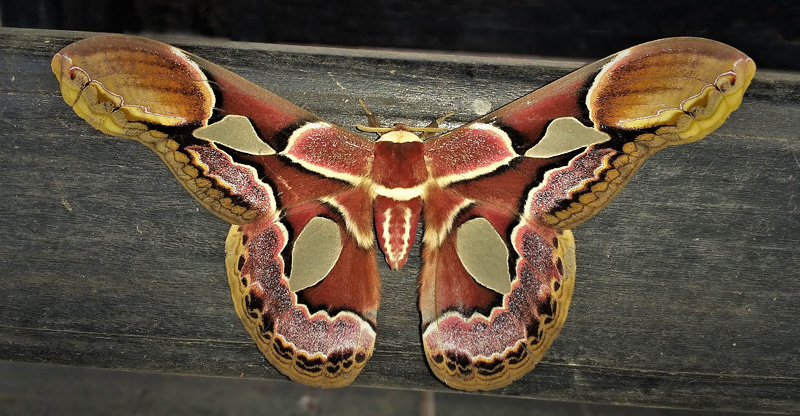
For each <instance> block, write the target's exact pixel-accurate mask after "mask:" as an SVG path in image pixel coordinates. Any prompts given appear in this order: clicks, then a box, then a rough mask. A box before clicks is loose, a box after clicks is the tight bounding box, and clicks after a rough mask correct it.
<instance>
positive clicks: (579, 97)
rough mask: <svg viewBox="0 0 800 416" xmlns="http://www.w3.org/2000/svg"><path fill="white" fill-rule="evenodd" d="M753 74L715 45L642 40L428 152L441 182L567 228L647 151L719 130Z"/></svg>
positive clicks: (733, 53)
mask: <svg viewBox="0 0 800 416" xmlns="http://www.w3.org/2000/svg"><path fill="white" fill-rule="evenodd" d="M754 73H755V64H754V63H753V61H752V60H751V59H750V58H748V57H747V56H746V55H745V54H743V53H742V52H740V51H738V50H736V49H734V48H732V47H730V46H727V45H725V44H722V43H719V42H715V41H711V40H708V39H699V38H671V39H663V40H658V41H654V42H649V43H645V44H642V45H638V46H634V47H632V48H630V49H627V50H625V51H622V52H620V53H617V54H615V55H612V56H610V57H608V58H605V59H603V60H600V61H598V62H595V63H593V64H590V65H588V66H586V67H583V68H581V69H579V70H577V71H575V72H573V73H571V74H569V75H567V76H565V77H564V78H561V79H559V80H557V81H555V82H553V83H551V84H549V85H546V86H545V87H543V88H541V89H539V90H537V91H534V92H533V93H531V94H528V95H526V96H524V97H522V98H520V99H518V100H516V101H514V102H512V103H510V104H508V105H506V106H504V107H502V108H500V109H498V110H497V111H494V112H492V113H490V114H488V115H486V116H484V117H481V118H480V119H478V120H476V121H474V122H472V123H469V124H467V125H465V126H463V127H461V128H458V129H456V130H454V131H453V132H451V133H448V134H446V135H443V136H440V137H437V138H434V139H432V140H430V141H429V143H428V149H429V150H428V158H429V159H430V160H432V162H431V165H432V168H433V175H434V176H435V177H436V178H437V182H438V183H439V184H440V185H441V186H448V187H449V188H450V189H453V190H454V191H456V192H458V193H459V194H461V195H463V196H465V197H467V198H470V199H475V200H481V201H486V202H490V203H493V204H498V205H501V206H504V207H510V208H513V209H516V210H517V211H518V212H521V213H524V214H525V215H530V216H531V217H535V218H541V219H542V220H543V221H545V222H546V223H547V224H548V225H550V226H553V227H556V228H558V229H562V230H563V229H570V228H574V227H575V226H577V225H578V224H580V223H582V222H583V221H585V220H587V219H589V218H590V217H591V216H593V215H594V214H596V213H597V212H598V211H599V210H600V209H601V208H602V207H604V206H605V205H606V204H608V203H609V202H610V201H611V199H612V198H613V197H614V196H615V195H616V194H617V193H618V192H619V191H620V190H621V189H622V187H623V186H624V185H625V184H626V183H627V181H628V180H629V179H630V177H631V175H633V173H634V172H635V171H636V170H637V169H638V168H639V166H640V165H641V163H642V162H643V161H644V159H646V158H647V157H648V156H650V155H652V154H653V153H655V152H656V151H658V150H661V149H663V148H665V147H667V146H669V145H674V144H681V143H687V142H692V141H695V140H699V139H701V138H703V137H704V136H705V135H707V134H709V133H710V132H712V131H713V130H714V129H716V128H717V127H719V126H720V125H721V124H722V123H723V122H724V121H725V120H726V119H727V117H728V115H730V113H731V112H733V111H734V110H735V109H736V108H738V107H739V104H740V103H741V101H742V95H743V94H744V91H745V89H746V88H747V86H748V85H749V84H750V80H751V79H752V77H753V74H754ZM462 161H467V163H462ZM473 179H480V180H477V181H476V180H473Z"/></svg>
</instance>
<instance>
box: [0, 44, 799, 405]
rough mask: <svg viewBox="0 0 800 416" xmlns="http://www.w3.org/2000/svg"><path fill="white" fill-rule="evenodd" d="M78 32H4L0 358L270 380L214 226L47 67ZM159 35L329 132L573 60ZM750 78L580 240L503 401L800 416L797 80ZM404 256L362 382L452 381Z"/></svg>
mask: <svg viewBox="0 0 800 416" xmlns="http://www.w3.org/2000/svg"><path fill="white" fill-rule="evenodd" d="M85 35H87V34H82V33H71V32H47V31H30V30H9V29H3V30H2V31H0V126H2V128H0V143H2V145H3V150H2V152H0V174H1V175H2V177H3V178H4V179H5V181H4V186H2V187H0V201H2V204H0V218H2V221H0V359H2V360H10V361H26V362H50V363H60V364H71V365H78V366H85V367H99V368H114V369H130V370H137V371H148V372H168V373H181V374H202V375H220V376H239V375H242V374H243V375H244V376H246V377H254V378H270V379H282V376H281V375H280V374H278V373H277V371H276V370H274V369H273V368H272V367H270V366H269V365H268V364H267V363H266V361H265V359H264V358H263V356H262V355H261V354H260V353H259V352H258V350H257V349H256V347H255V345H254V344H253V343H252V341H251V340H250V338H249V336H248V335H247V333H246V332H245V331H244V329H243V328H242V327H241V324H240V323H239V321H238V318H237V317H236V315H235V313H234V311H233V307H232V305H231V300H230V294H229V289H228V287H227V284H226V281H225V270H224V264H223V259H224V240H225V235H226V233H227V229H228V226H227V225H226V224H225V223H223V222H222V221H221V220H219V219H217V218H216V217H214V216H213V215H212V214H210V213H208V212H206V211H205V210H204V209H201V207H200V206H199V205H198V204H197V203H196V202H195V201H194V200H193V199H192V198H191V197H190V196H189V195H188V194H187V193H186V192H185V191H184V190H183V189H182V188H181V186H180V185H179V184H178V183H177V182H176V181H175V180H174V178H173V177H172V175H171V174H170V173H169V171H168V170H167V168H166V167H165V166H163V164H162V163H161V162H160V161H159V160H158V158H157V157H156V155H154V154H152V152H150V151H149V150H148V149H146V148H145V147H144V146H141V145H139V144H137V143H134V142H130V141H124V140H120V139H115V138H112V137H109V136H106V135H103V134H102V133H100V132H97V131H95V130H94V129H92V128H91V127H89V126H88V125H87V124H86V123H84V122H83V121H82V120H80V119H79V118H78V117H77V116H76V115H75V114H74V113H73V112H72V111H71V110H70V109H69V107H68V106H67V105H66V104H64V102H63V100H62V99H61V97H60V95H59V93H58V87H57V82H56V80H55V78H54V77H53V75H52V73H51V72H50V67H49V62H50V58H51V57H52V55H53V54H54V53H55V52H57V51H58V50H59V49H61V48H62V47H63V46H65V45H67V44H68V43H70V42H72V41H74V40H77V39H79V38H82V37H85ZM161 40H164V41H167V42H169V43H172V44H174V45H176V46H179V47H181V48H184V49H187V50H189V51H191V52H193V53H196V54H198V55H200V56H202V57H204V58H207V59H209V60H211V61H214V62H216V63H219V64H221V65H223V66H225V67H227V68H229V69H231V70H233V71H234V72H237V73H238V74H240V75H242V76H244V77H245V78H247V79H249V80H251V81H253V82H255V83H257V84H259V85H262V86H264V87H266V88H268V89H270V90H271V91H273V92H275V93H276V94H278V95H280V96H282V97H285V98H287V99H288V100H290V101H292V102H294V103H295V104H297V105H300V106H301V107H304V108H306V109H308V110H310V111H312V112H313V113H315V114H317V115H319V116H321V117H323V118H325V119H327V120H328V121H331V122H333V123H336V124H339V125H342V126H349V125H352V124H355V123H363V122H364V116H363V112H362V110H361V107H360V106H359V105H358V101H357V100H358V99H359V98H362V99H364V100H365V101H366V103H367V104H368V105H369V106H370V108H371V109H372V110H373V111H375V112H376V114H377V115H378V116H379V117H380V119H381V120H382V121H383V122H398V123H404V124H409V125H425V124H427V123H428V122H429V121H430V120H432V119H435V118H436V117H438V116H441V115H442V114H445V113H448V112H450V111H456V116H454V117H452V118H451V119H448V127H455V126H456V125H459V124H461V123H464V122H467V121H470V120H472V119H474V118H476V117H477V116H478V115H480V114H479V113H483V112H486V111H487V110H489V109H494V108H497V107H499V106H500V105H502V104H505V103H507V102H509V101H511V100H513V99H514V98H517V97H519V96H522V95H524V94H525V93H527V92H529V91H531V90H533V89H535V88H537V87H539V86H542V85H544V84H545V83H546V82H548V81H552V80H555V79H556V78H558V77H559V76H561V75H564V74H565V73H567V72H568V71H569V70H571V69H574V68H576V67H577V66H578V65H577V64H573V63H564V62H542V61H534V60H521V59H489V58H475V57H451V56H440V55H430V54H411V53H392V52H368V51H343V50H333V49H318V48H301V47H286V46H274V45H252V44H233V43H223V42H207V41H198V40H176V39H169V38H164V39H161ZM745 52H747V51H745ZM759 71H760V72H759V73H757V74H756V78H755V79H754V81H753V84H752V86H751V87H750V90H749V91H748V92H747V94H746V95H745V99H744V103H743V105H742V107H741V108H740V109H739V110H738V111H737V112H735V113H734V114H733V116H732V117H731V119H730V120H729V121H728V122H727V123H726V124H725V125H723V127H721V128H720V129H719V130H718V131H717V132H715V133H714V134H712V135H711V136H709V137H708V138H706V139H704V140H702V141H700V142H697V143H694V144H689V145H684V146H680V147H677V148H674V149H668V150H666V151H664V152H661V153H659V154H657V155H656V156H654V157H652V158H651V159H650V160H649V161H648V162H647V163H645V165H644V167H643V168H642V169H641V170H640V172H639V173H638V174H637V175H636V177H635V178H634V179H633V180H632V181H631V183H630V184H629V185H628V187H627V189H626V190H625V191H623V192H622V195H620V196H619V197H618V198H617V199H616V200H615V201H614V202H613V203H611V205H609V206H608V207H607V208H606V209H605V210H604V211H603V212H601V213H600V214H599V215H598V216H597V217H595V218H594V219H592V220H590V221H588V222H587V223H586V224H584V225H581V226H580V227H578V228H576V229H575V240H576V246H577V261H578V272H577V277H576V285H575V294H574V297H573V301H572V306H571V308H570V314H569V317H568V318H567V322H566V325H565V327H564V329H563V330H562V333H561V335H560V337H559V338H558V339H557V340H556V341H555V343H554V344H553V347H552V348H551V350H550V351H549V352H548V354H547V355H546V356H545V357H544V359H543V360H542V362H541V363H540V364H538V365H537V368H536V369H534V371H533V372H531V373H530V374H529V375H528V376H526V377H524V378H523V379H521V380H520V381H518V382H516V383H514V384H512V385H510V386H509V387H507V388H505V389H503V390H500V391H499V394H504V395H514V396H525V397H535V398H545V399H559V400H569V401H587V402H597V403H631V404H641V405H651V406H670V407H692V408H705V409H728V410H751V411H776V412H786V413H797V412H800V388H798V387H797V386H798V385H800V358H798V357H800V331H798V330H797V322H798V320H800V302H799V301H798V299H799V298H800V295H799V294H800V272H799V271H798V270H800V248H798V247H800V211H798V205H800V192H798V191H800V186H798V177H800V137H798V135H799V133H798V132H800V117H797V115H798V114H800V99H798V98H797V97H800V75H798V74H787V73H778V72H770V71H767V70H763V69H760V70H759ZM487 106H488V107H489V108H487ZM418 238H419V236H418ZM417 244H419V241H417ZM418 249H419V245H417V250H415V251H413V252H412V257H411V258H410V259H409V262H408V264H407V265H406V266H405V268H404V269H403V270H401V271H391V270H389V268H388V267H387V266H386V264H385V262H384V261H383V260H382V255H381V254H379V256H380V257H381V258H380V259H379V264H380V267H381V270H380V273H381V277H382V285H383V290H382V293H383V296H382V305H381V309H380V311H379V315H378V340H377V342H376V348H375V355H374V356H373V358H372V360H371V361H370V362H369V364H368V365H367V366H366V368H365V369H364V371H363V373H362V375H361V376H360V377H359V378H358V380H357V381H356V383H355V384H357V385H362V386H365V385H370V386H386V387H399V388H415V389H430V390H447V388H446V387H445V386H444V385H443V384H441V383H440V382H438V381H437V380H436V379H435V378H434V377H433V375H432V374H431V373H430V370H429V369H428V368H427V366H426V364H425V360H424V356H423V354H422V347H421V343H420V335H419V314H418V311H417V305H416V303H417V302H416V297H417V295H416V278H417V277H416V276H417V272H418V270H419V250H418Z"/></svg>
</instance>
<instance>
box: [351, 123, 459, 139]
mask: <svg viewBox="0 0 800 416" xmlns="http://www.w3.org/2000/svg"><path fill="white" fill-rule="evenodd" d="M355 127H356V128H357V129H359V130H361V131H366V132H370V133H378V134H380V135H381V137H380V138H379V139H378V141H379V142H392V143H411V142H421V141H423V140H425V139H427V138H428V137H431V136H433V135H434V134H436V133H440V132H443V131H445V130H447V129H446V128H444V127H432V126H427V127H408V126H406V125H404V124H395V125H394V126H392V127H373V126H362V125H360V124H356V126H355Z"/></svg>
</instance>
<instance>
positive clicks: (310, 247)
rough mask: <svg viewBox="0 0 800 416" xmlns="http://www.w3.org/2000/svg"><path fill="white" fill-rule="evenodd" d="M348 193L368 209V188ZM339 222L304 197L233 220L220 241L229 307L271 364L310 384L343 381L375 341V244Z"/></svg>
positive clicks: (369, 353)
mask: <svg viewBox="0 0 800 416" xmlns="http://www.w3.org/2000/svg"><path fill="white" fill-rule="evenodd" d="M351 193H352V195H349V196H347V198H349V199H350V203H351V205H350V206H351V207H358V204H356V203H355V202H354V200H360V201H361V204H362V205H361V207H362V208H364V210H365V212H370V211H369V209H370V202H371V200H370V198H369V194H367V193H366V192H365V191H364V190H363V189H359V188H357V189H354V190H353V191H351ZM347 221H349V220H346V219H345V218H344V216H343V215H342V213H341V212H340V211H339V210H337V209H335V208H334V206H332V205H330V204H327V203H321V202H310V203H306V204H302V205H297V206H294V207H292V208H289V209H287V210H286V211H285V212H284V214H283V215H282V216H281V218H280V220H278V221H270V220H269V219H259V220H257V221H255V222H252V223H249V224H244V225H234V226H232V227H231V232H230V235H229V236H228V240H227V243H226V251H227V253H228V254H227V259H226V265H227V268H228V279H229V283H230V286H231V292H232V293H233V299H234V305H235V307H236V312H237V313H238V314H239V317H240V318H241V319H242V322H243V323H244V325H245V327H246V328H247V330H248V332H250V334H251V335H252V337H253V339H254V340H255V341H256V344H258V347H259V349H261V351H262V352H263V353H264V355H265V356H266V357H267V359H268V360H269V362H270V363H271V364H272V365H273V366H275V368H277V369H278V370H280V371H281V372H282V373H284V374H286V375H288V376H289V377H290V378H291V379H292V380H295V381H299V382H301V383H303V384H307V385H311V386H321V387H340V386H345V385H347V384H350V383H351V382H352V381H353V380H354V379H355V377H356V376H357V375H358V373H359V372H360V371H361V369H362V368H363V367H364V365H365V364H366V361H367V360H368V359H369V358H370V357H371V356H372V349H373V346H374V344H375V318H376V314H377V308H378V299H379V282H378V279H377V276H378V266H377V263H376V260H375V247H374V245H372V244H371V241H370V245H369V246H368V247H363V246H360V245H359V242H358V240H357V239H355V238H352V236H351V235H350V233H349V231H348V230H347Z"/></svg>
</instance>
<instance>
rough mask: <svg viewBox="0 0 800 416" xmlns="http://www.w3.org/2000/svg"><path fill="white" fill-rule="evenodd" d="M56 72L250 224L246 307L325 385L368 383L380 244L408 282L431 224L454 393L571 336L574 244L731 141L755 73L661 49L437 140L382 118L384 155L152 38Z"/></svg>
mask: <svg viewBox="0 0 800 416" xmlns="http://www.w3.org/2000/svg"><path fill="white" fill-rule="evenodd" d="M52 69H53V72H54V73H55V75H56V77H57V78H58V81H59V83H60V88H61V94H62V95H63V97H64V100H65V101H66V103H67V104H69V105H70V106H71V107H72V108H73V109H74V110H75V112H76V113H77V114H78V115H79V116H80V117H81V118H83V119H84V120H86V121H87V122H88V123H89V124H90V125H92V126H93V127H95V128H97V129H99V130H101V131H103V132H105V133H108V134H111V135H114V136H118V137H122V138H127V139H134V140H136V141H138V142H140V143H142V144H144V145H145V146H147V147H149V148H150V149H152V150H153V151H154V152H156V154H158V155H159V156H160V157H161V159H162V161H163V162H164V163H165V164H166V165H167V166H168V167H169V169H170V170H171V171H172V173H173V174H174V175H175V177H176V178H177V179H178V181H179V182H180V183H181V184H182V185H183V186H184V187H185V188H186V190H187V191H189V193H190V194H192V196H194V197H195V199H197V201H199V202H200V203H201V204H202V205H203V206H205V207H206V208H207V209H208V210H209V211H211V212H212V213H213V214H215V215H217V216H218V217H220V218H222V219H223V220H225V221H227V222H229V223H231V224H232V226H231V229H230V233H229V235H228V238H227V242H226V244H225V247H226V253H227V254H226V259H225V263H226V266H227V274H228V281H229V283H230V288H231V293H232V297H233V303H234V306H235V308H236V312H237V314H238V315H239V317H240V318H241V320H242V323H243V324H244V326H245V328H246V329H247V331H248V332H249V333H250V335H251V336H252V338H253V339H254V340H255V342H256V344H258V347H259V349H260V350H261V351H262V352H263V353H264V355H265V356H266V358H267V359H268V360H269V362H270V363H271V364H272V365H273V366H274V367H275V368H277V369H278V370H280V371H281V372H282V373H284V374H285V375H287V376H288V377H289V378H291V379H292V380H295V381H299V382H301V383H304V384H308V385H312V386H322V387H338V386H344V385H347V384H349V383H351V382H352V381H353V380H354V379H355V378H356V376H357V375H358V374H359V372H360V371H361V370H362V368H363V367H364V365H365V364H366V362H367V360H368V359H369V358H370V356H371V355H372V352H373V346H374V343H375V336H376V317H377V310H378V303H379V286H380V281H379V277H378V267H377V262H376V246H378V247H380V250H381V251H382V252H383V254H384V257H385V259H386V262H387V263H388V264H389V266H390V267H392V268H393V269H398V268H401V267H403V265H404V264H405V262H406V260H407V258H408V255H409V252H410V251H411V250H412V249H413V247H412V246H413V242H414V236H415V234H416V231H417V227H418V223H419V222H420V220H421V221H422V223H423V224H424V232H423V238H422V240H423V242H422V259H423V263H422V267H421V270H420V273H419V308H420V313H421V316H422V328H421V330H422V341H423V346H424V350H425V356H426V358H427V361H428V363H429V365H430V368H431V369H432V371H433V373H434V374H435V375H436V376H437V377H439V378H440V379H441V380H442V381H444V382H445V383H446V384H448V385H449V386H451V387H454V388H457V389H463V390H490V389H496V388H499V387H502V386H505V385H507V384H509V383H511V382H512V381H514V380H515V379H518V378H520V377H521V376H523V375H525V374H526V373H528V372H529V371H530V370H531V369H532V368H533V367H534V365H535V364H536V363H537V362H538V361H539V360H540V359H541V358H542V356H543V355H544V354H545V352H546V351H547V349H548V347H549V346H550V345H551V343H552V342H553V340H554V339H555V337H556V336H557V334H558V332H559V330H560V329H561V327H562V326H563V324H564V320H565V318H566V316H567V309H568V307H569V304H570V299H571V296H572V291H573V284H574V281H575V269H576V265H575V243H574V240H573V236H572V233H571V231H570V230H571V229H572V228H574V227H576V226H577V225H579V224H581V223H582V222H583V221H586V220H587V219H589V218H590V217H592V216H593V215H594V214H596V213H597V212H598V211H599V210H600V209H602V208H603V207H604V206H605V205H606V204H608V203H609V201H611V199H612V198H613V197H614V196H615V195H616V194H617V193H618V192H619V191H620V190H621V189H622V187H623V186H624V185H625V184H626V183H627V182H628V180H629V179H630V178H631V175H633V173H634V172H635V171H636V170H637V169H638V168H639V166H640V165H641V164H642V162H643V161H644V160H645V159H646V158H647V157H648V156H650V155H652V154H653V153H655V152H657V151H658V150H661V149H663V148H665V147H668V146H671V145H676V144H681V143H688V142H693V141H696V140H699V139H701V138H703V137H704V136H705V135H707V134H708V133H710V132H712V131H713V130H714V129H716V128H717V127H719V126H720V124H722V123H723V122H724V121H725V120H726V118H727V117H728V115H729V114H730V113H731V112H732V111H734V110H735V109H736V108H737V107H738V106H739V104H740V102H741V100H742V96H743V94H744V92H745V89H746V88H747V86H748V85H749V83H750V81H751V79H752V77H753V75H754V73H755V64H754V63H753V61H752V60H751V59H750V58H748V57H747V56H746V55H744V54H743V53H742V52H740V51H738V50H736V49H734V48H731V47H729V46H727V45H724V44H721V43H718V42H715V41H711V40H705V39H698V38H673V39H664V40H658V41H654V42H650V43H645V44H642V45H638V46H634V47H632V48H630V49H627V50H625V51H622V52H620V53H617V54H615V55H612V56H609V57H607V58H605V59H602V60H600V61H598V62H595V63H593V64H590V65H588V66H586V67H584V68H582V69H579V70H577V71H575V72H573V73H571V74H569V75H567V76H565V77H563V78H561V79H559V80H557V81H555V82H553V83H551V84H549V85H547V86H545V87H543V88H541V89H539V90H536V91H534V92H532V93H530V94H528V95H526V96H524V97H522V98H520V99H518V100H516V101H513V102H511V103H510V104H508V105H506V106H504V107H502V108H500V109H498V110H496V111H493V112H491V113H489V114H487V115H485V116H483V117H480V118H478V119H477V120H475V121H473V122H471V123H468V124H465V125H463V126H461V127H459V128H456V129H455V130H452V131H448V132H444V133H441V134H438V135H435V133H436V132H437V131H439V130H440V129H437V128H435V127H436V126H435V124H436V123H433V124H434V125H433V126H429V127H428V128H419V129H414V128H410V127H406V126H402V125H395V126H393V127H389V128H379V127H378V123H377V119H376V118H375V117H374V116H372V115H371V113H369V114H370V117H369V118H368V119H369V121H370V123H369V124H370V126H369V127H367V128H365V129H364V130H368V131H375V132H379V133H380V137H379V138H378V139H377V140H372V139H369V138H365V137H363V136H362V135H359V134H356V133H354V132H351V131H349V130H346V129H344V128H341V127H338V126H335V125H333V124H330V123H328V122H326V121H324V120H322V119H321V118H319V117H317V116H315V115H313V114H311V113H309V112H308V111H306V110H303V109H301V108H299V107H297V106H295V105H293V104H291V103H289V102H288V101H286V100H284V99H282V98H280V97H278V96H276V95H274V94H272V93H270V92H269V91H267V90H265V89H263V88H261V87H258V86H256V85H255V84H252V83H250V82H248V81H246V80H244V79H243V78H240V77H239V76H237V75H235V74H233V73H231V72H229V71H227V70H225V69H223V68H221V67H219V66H217V65H215V64H212V63H210V62H208V61H205V60H203V59H201V58H199V57H197V56H194V55H192V54H190V53H187V52H184V51H182V50H179V49H177V48H175V47H172V46H169V45H166V44H163V43H159V42H156V41H153V40H148V39H143V38H138V37H131V36H122V35H104V36H97V37H92V38H88V39H85V40H81V41H79V42H76V43H73V44H71V45H69V46H67V47H65V48H64V49H62V50H61V51H60V52H58V54H56V55H55V57H54V58H53V60H52ZM365 108H366V107H365ZM439 121H441V119H440V120H439ZM431 136H433V137H431Z"/></svg>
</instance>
